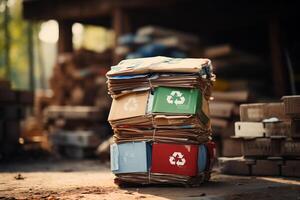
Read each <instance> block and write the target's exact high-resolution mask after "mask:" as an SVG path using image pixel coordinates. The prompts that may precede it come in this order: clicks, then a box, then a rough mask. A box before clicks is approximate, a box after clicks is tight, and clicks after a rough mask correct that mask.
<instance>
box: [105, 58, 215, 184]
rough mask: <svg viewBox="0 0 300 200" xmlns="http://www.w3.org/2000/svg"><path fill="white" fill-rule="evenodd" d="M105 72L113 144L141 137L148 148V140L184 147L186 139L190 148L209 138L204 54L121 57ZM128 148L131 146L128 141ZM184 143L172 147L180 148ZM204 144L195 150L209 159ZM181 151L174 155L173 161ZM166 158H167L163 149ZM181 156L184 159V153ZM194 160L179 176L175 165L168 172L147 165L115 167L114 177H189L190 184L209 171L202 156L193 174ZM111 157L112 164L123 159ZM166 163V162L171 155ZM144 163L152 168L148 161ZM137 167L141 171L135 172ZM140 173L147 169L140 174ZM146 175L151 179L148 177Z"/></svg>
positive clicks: (209, 79)
mask: <svg viewBox="0 0 300 200" xmlns="http://www.w3.org/2000/svg"><path fill="white" fill-rule="evenodd" d="M107 78H108V81H107V82H108V88H109V93H110V94H111V96H112V97H113V102H112V106H111V110H110V114H109V117H108V120H109V122H110V124H111V126H112V128H113V130H114V134H115V135H114V137H115V141H116V143H117V144H120V143H122V144H131V142H145V141H147V142H150V144H149V145H150V147H149V148H150V149H152V144H153V147H154V146H155V144H154V143H158V144H161V145H164V144H171V145H183V146H185V148H187V145H194V146H193V148H194V149H200V146H199V145H204V144H207V143H209V142H210V135H211V127H210V120H209V107H208V100H209V98H210V94H211V87H212V82H213V81H214V79H215V76H214V74H213V73H212V66H211V62H210V60H208V59H174V58H168V57H153V58H141V59H131V60H124V61H121V62H120V63H119V64H118V65H117V66H113V67H112V68H111V70H110V71H109V72H108V73H107ZM133 146H134V145H133ZM171 147H172V146H171ZM115 148H117V149H118V148H119V145H116V146H115ZM128 148H131V147H130V145H129V146H128ZM180 148H181V147H180ZM185 148H183V149H181V151H178V152H182V151H184V149H185ZM204 148H205V149H206V150H202V151H201V152H202V155H204V157H205V158H206V159H207V160H209V159H210V158H211V157H213V156H212V154H211V155H208V153H207V152H208V151H209V150H208V149H209V147H208V146H207V145H204ZM175 150H176V148H175ZM126 151H128V150H126ZM153 151H154V148H153ZM121 152H122V151H121V150H120V149H119V150H114V151H112V152H111V156H112V157H111V158H112V160H115V159H116V158H115V157H119V156H120V154H121ZM150 152H151V156H152V157H155V155H156V154H158V151H156V153H154V152H152V150H150ZM174 152H175V151H174ZM178 152H177V153H178ZM199 152H200V150H199ZM203 152H206V153H203ZM198 154H200V153H198V151H196V150H195V152H194V153H193V152H190V151H187V152H186V155H185V157H188V156H191V157H194V158H196V157H197V155H198ZM147 155H148V154H147ZM183 155H184V154H180V155H177V154H176V155H175V157H174V159H176V163H177V161H178V160H177V159H178V158H179V157H180V156H182V157H183ZM151 156H150V157H151ZM157 156H158V155H157ZM178 156H179V157H178ZM125 157H126V156H125ZM182 157H181V158H180V159H182ZM141 158H142V157H141ZM166 158H167V159H169V158H168V155H166ZM151 160H153V158H151ZM184 160H185V161H186V160H187V158H184ZM196 160H197V159H196ZM196 160H195V161H194V165H192V168H189V169H187V171H189V170H192V171H193V173H192V174H185V173H182V174H181V175H184V176H185V178H183V177H180V176H178V177H177V176H175V175H178V173H177V171H176V170H175V172H173V173H171V171H172V170H171V171H170V173H168V172H169V171H168V170H167V171H164V173H160V172H161V171H160V170H157V171H152V172H150V170H149V168H147V170H146V171H140V170H132V169H129V170H125V171H122V170H121V173H116V174H117V177H118V178H117V180H119V181H121V182H130V183H133V182H134V183H141V181H142V182H143V183H174V184H180V183H186V184H189V183H193V185H194V180H198V182H199V181H200V182H202V181H201V180H206V179H207V178H205V177H207V175H205V174H207V173H208V174H209V169H210V167H208V166H209V164H208V162H204V164H203V163H202V165H205V167H203V170H202V171H201V173H200V174H199V173H198V172H200V171H197V170H196V168H197V165H198V164H197V161H196ZM198 161H199V159H198ZM174 162H175V161H174ZM116 163H118V161H116V160H115V161H114V163H112V170H113V169H119V168H120V167H121V168H122V165H128V163H123V164H120V165H119V164H116ZM170 163H171V164H172V162H171V161H170ZM179 163H180V161H179ZM174 166H175V167H176V166H177V165H176V164H175V165H174ZM123 167H124V166H123ZM177 167H178V166H177ZM181 167H182V166H180V168H181ZM190 167H191V166H190ZM150 168H152V169H153V162H152V164H151V166H150ZM113 171H116V170H113ZM196 171H197V173H196ZM140 172H142V173H141V174H136V173H140ZM144 173H146V174H148V175H147V176H145V174H144ZM179 175H180V173H179ZM133 177H135V178H133ZM149 177H151V178H150V179H151V181H150V180H148V179H149ZM166 177H167V178H166ZM146 179H147V180H146ZM179 179H180V180H181V181H179ZM126 180H127V181H126ZM196 182H197V181H196Z"/></svg>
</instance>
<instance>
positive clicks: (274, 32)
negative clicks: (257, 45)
mask: <svg viewBox="0 0 300 200" xmlns="http://www.w3.org/2000/svg"><path fill="white" fill-rule="evenodd" d="M269 33H270V50H271V61H272V74H273V86H274V93H275V95H276V96H278V97H281V96H283V95H285V93H286V72H285V71H284V66H283V61H282V58H283V52H282V47H281V41H280V24H279V19H278V18H277V17H273V18H271V20H270V22H269Z"/></svg>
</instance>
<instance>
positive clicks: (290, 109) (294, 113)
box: [281, 95, 300, 118]
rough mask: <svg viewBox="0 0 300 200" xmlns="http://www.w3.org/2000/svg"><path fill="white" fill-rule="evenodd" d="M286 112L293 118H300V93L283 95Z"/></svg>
mask: <svg viewBox="0 0 300 200" xmlns="http://www.w3.org/2000/svg"><path fill="white" fill-rule="evenodd" d="M281 99H282V100H283V104H284V113H285V114H286V115H288V116H291V117H293V118H300V95H295V96H283V97H282V98H281Z"/></svg>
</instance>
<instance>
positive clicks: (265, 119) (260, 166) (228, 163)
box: [219, 96, 300, 177]
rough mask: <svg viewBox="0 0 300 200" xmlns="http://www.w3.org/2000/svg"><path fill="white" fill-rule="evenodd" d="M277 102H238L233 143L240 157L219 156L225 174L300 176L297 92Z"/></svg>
mask: <svg viewBox="0 0 300 200" xmlns="http://www.w3.org/2000/svg"><path fill="white" fill-rule="evenodd" d="M282 100H283V102H280V103H256V104H243V105H241V106H240V114H241V121H240V122H236V123H235V136H234V138H233V139H234V140H235V141H236V143H235V145H232V146H231V147H229V146H228V150H227V151H230V152H240V154H241V155H242V157H231V158H230V157H222V158H219V161H220V164H221V170H222V171H223V173H226V174H239V175H264V176H265V175H270V176H280V175H282V176H294V177H300V170H299V164H300V160H299V158H300V140H299V137H300V120H299V118H300V96H284V97H282Z"/></svg>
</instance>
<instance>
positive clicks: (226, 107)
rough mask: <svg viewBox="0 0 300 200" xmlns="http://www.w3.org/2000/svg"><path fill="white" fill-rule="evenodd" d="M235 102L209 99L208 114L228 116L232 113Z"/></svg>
mask: <svg viewBox="0 0 300 200" xmlns="http://www.w3.org/2000/svg"><path fill="white" fill-rule="evenodd" d="M234 107H235V104H234V103H230V102H219V101H210V102H209V108H210V115H211V116H212V117H221V118H230V117H231V116H232V114H233V110H234Z"/></svg>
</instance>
